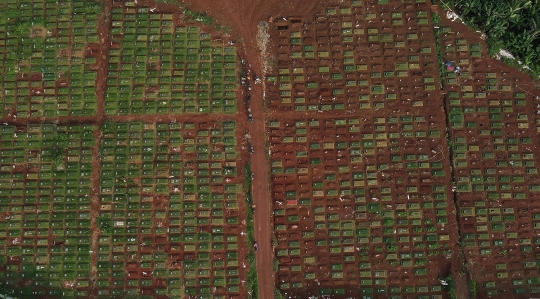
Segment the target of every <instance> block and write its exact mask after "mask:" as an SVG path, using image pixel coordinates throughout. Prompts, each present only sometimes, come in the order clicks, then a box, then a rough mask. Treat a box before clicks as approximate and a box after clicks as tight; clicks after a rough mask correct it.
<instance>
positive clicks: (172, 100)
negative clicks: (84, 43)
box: [105, 6, 237, 115]
mask: <svg viewBox="0 0 540 299" xmlns="http://www.w3.org/2000/svg"><path fill="white" fill-rule="evenodd" d="M180 23H181V22H180V21H178V13H171V14H166V13H163V14H161V13H152V12H149V10H148V8H144V7H139V8H134V7H125V6H124V7H115V8H113V11H112V28H111V35H112V46H111V51H110V57H109V69H108V77H107V91H106V94H105V113H106V114H108V115H127V114H131V115H140V114H155V113H159V114H169V113H174V114H182V113H228V114H232V113H235V112H236V98H235V97H236V95H235V90H236V81H237V78H236V48H234V47H227V46H224V44H223V41H221V40H212V38H211V36H210V34H209V33H205V32H201V30H200V28H199V27H196V26H188V27H186V26H185V25H182V24H180Z"/></svg>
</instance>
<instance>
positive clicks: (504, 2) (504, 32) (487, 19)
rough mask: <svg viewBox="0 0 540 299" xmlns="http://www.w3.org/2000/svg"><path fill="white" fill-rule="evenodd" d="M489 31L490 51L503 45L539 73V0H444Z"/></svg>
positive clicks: (492, 51) (472, 23)
mask: <svg viewBox="0 0 540 299" xmlns="http://www.w3.org/2000/svg"><path fill="white" fill-rule="evenodd" d="M443 2H447V4H448V5H449V6H450V7H453V8H454V9H455V10H456V11H457V12H458V13H459V14H460V15H461V16H462V17H463V19H464V20H465V22H467V23H468V24H469V25H472V26H475V27H478V28H479V29H480V30H482V31H483V32H485V33H486V35H487V38H488V39H487V43H488V47H489V53H490V55H494V54H496V53H498V52H499V50H500V49H501V48H503V49H506V50H508V51H510V52H511V53H512V54H513V55H514V56H515V57H516V58H517V59H518V60H519V61H521V62H523V64H524V65H527V66H528V67H530V68H531V72H532V73H533V74H534V75H536V76H538V75H540V0H443Z"/></svg>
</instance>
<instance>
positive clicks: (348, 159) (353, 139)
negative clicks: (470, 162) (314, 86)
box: [268, 115, 458, 298]
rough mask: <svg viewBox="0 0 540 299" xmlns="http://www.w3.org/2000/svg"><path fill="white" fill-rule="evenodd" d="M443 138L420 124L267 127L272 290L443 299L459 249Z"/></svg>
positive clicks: (314, 122) (437, 129)
mask: <svg viewBox="0 0 540 299" xmlns="http://www.w3.org/2000/svg"><path fill="white" fill-rule="evenodd" d="M441 127H442V128H441ZM441 129H442V130H441ZM442 132H444V124H443V123H442V121H441V122H439V123H433V122H430V121H429V120H427V119H426V117H424V116H420V115H418V116H411V115H401V116H390V117H367V116H366V117H360V118H358V117H347V118H345V117H343V118H329V117H319V118H304V119H302V118H296V119H294V120H283V119H271V120H269V123H268V135H269V141H270V161H271V173H272V175H271V183H272V200H273V209H274V225H275V227H274V230H275V236H276V239H277V240H276V241H277V245H276V258H277V259H278V261H279V268H278V271H277V274H276V284H277V287H278V288H279V289H280V290H281V291H282V292H283V293H284V294H285V295H296V296H300V297H307V296H308V295H345V296H352V297H354V298H360V296H361V295H362V296H370V297H380V298H383V297H389V296H398V295H401V294H410V295H411V296H412V295H414V296H417V297H418V298H424V297H426V298H427V297H428V296H429V297H430V298H431V297H433V298H442V296H443V294H444V293H445V292H444V290H442V289H441V286H440V284H439V282H438V280H437V279H438V277H440V276H441V275H446V274H447V273H444V274H443V271H444V270H443V269H446V268H448V267H449V265H450V263H451V259H450V256H451V255H452V254H457V250H458V248H457V247H455V246H453V244H455V242H457V231H456V230H452V229H451V228H452V227H455V225H456V223H455V217H454V216H453V214H454V213H455V208H454V206H453V205H452V204H451V190H450V188H449V187H448V186H449V177H450V173H448V169H449V165H448V159H447V158H445V157H446V156H445V152H446V149H445V148H444V146H443V144H442V143H441V138H440V137H441V133H442Z"/></svg>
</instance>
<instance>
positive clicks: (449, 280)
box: [440, 274, 457, 299]
mask: <svg viewBox="0 0 540 299" xmlns="http://www.w3.org/2000/svg"><path fill="white" fill-rule="evenodd" d="M440 280H442V281H445V282H446V284H447V285H446V286H444V290H445V291H446V292H447V293H448V297H450V299H457V293H456V282H455V281H454V277H453V276H452V275H451V274H450V276H448V277H444V278H441V279H440Z"/></svg>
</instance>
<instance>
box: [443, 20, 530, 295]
mask: <svg viewBox="0 0 540 299" xmlns="http://www.w3.org/2000/svg"><path fill="white" fill-rule="evenodd" d="M437 34H439V39H440V43H441V47H440V49H441V57H442V58H443V61H444V62H446V61H448V62H450V63H451V64H452V66H459V67H460V69H461V72H460V73H456V72H454V71H453V70H448V69H447V68H446V67H444V69H443V72H442V75H443V76H442V80H443V82H442V83H443V84H444V87H445V90H446V102H447V111H448V125H449V128H450V135H449V138H450V141H451V148H450V150H451V155H452V160H453V167H454V176H455V178H454V181H455V188H456V195H457V203H458V206H459V214H458V215H459V223H460V229H461V233H462V236H461V239H462V243H463V252H464V253H465V259H466V261H467V268H468V269H469V271H470V272H471V276H472V279H473V280H474V281H476V282H477V283H478V291H479V296H480V297H484V296H496V297H500V296H509V297H515V296H525V295H524V294H531V296H532V295H533V294H536V293H539V292H540V280H538V261H539V257H538V252H539V249H540V247H539V245H538V244H540V239H539V238H537V235H538V232H539V231H538V229H539V227H540V226H539V224H538V223H537V219H540V214H539V213H538V211H539V210H540V206H539V204H538V201H537V200H536V199H537V198H538V196H539V195H540V194H539V193H538V192H540V178H539V176H538V165H539V164H538V163H539V160H538V159H539V157H538V154H537V150H536V148H537V146H538V136H537V135H538V131H537V128H536V127H535V120H536V123H539V122H538V120H537V113H536V112H537V108H536V107H535V106H536V105H537V104H538V100H537V98H538V96H539V95H540V94H539V93H538V91H537V90H536V91H534V90H535V89H534V88H532V86H533V84H532V82H530V79H528V78H527V77H526V76H524V75H523V74H519V73H518V72H517V71H516V70H515V69H511V68H510V67H507V66H504V65H503V64H501V63H500V62H498V61H495V60H491V59H489V58H482V57H487V54H486V49H485V44H484V43H483V42H482V41H481V40H480V39H479V38H478V37H476V36H474V35H472V34H470V33H469V31H466V29H465V28H463V27H461V26H456V25H455V24H452V25H450V22H448V21H445V22H444V23H443V24H441V28H440V30H439V32H438V33H437Z"/></svg>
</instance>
